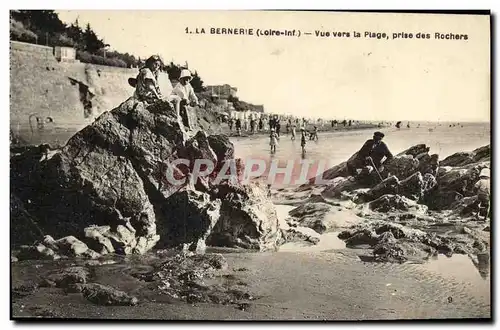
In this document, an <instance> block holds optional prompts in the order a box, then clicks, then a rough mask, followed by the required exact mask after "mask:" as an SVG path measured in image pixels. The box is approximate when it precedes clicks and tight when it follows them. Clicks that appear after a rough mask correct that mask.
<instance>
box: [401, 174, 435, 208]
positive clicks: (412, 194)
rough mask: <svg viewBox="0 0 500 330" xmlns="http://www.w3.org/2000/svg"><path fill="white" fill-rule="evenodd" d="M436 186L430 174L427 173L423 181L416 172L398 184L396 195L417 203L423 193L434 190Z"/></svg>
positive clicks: (420, 175)
mask: <svg viewBox="0 0 500 330" xmlns="http://www.w3.org/2000/svg"><path fill="white" fill-rule="evenodd" d="M436 184H437V182H436V179H435V178H434V177H433V176H432V174H430V173H427V174H426V177H425V180H424V177H423V176H422V174H420V172H417V173H415V174H413V175H411V176H409V177H407V178H406V179H404V180H402V181H400V182H399V187H398V191H397V192H398V194H400V195H402V196H405V197H407V198H409V199H411V200H414V201H418V200H420V198H422V197H423V196H424V193H425V192H427V191H429V190H431V189H432V188H434V186H435V185H436Z"/></svg>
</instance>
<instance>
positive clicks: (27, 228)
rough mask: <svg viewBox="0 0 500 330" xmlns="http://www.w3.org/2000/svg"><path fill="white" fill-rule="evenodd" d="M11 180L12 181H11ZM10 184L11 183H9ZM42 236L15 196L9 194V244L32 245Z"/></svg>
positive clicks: (35, 220) (34, 220)
mask: <svg viewBox="0 0 500 330" xmlns="http://www.w3.org/2000/svg"><path fill="white" fill-rule="evenodd" d="M11 180H12V179H11ZM11 183H12V182H11ZM42 236H43V231H42V229H41V228H40V226H39V225H38V223H37V219H35V218H34V217H33V216H32V215H31V214H30V213H29V212H28V210H26V207H25V205H24V203H23V202H22V201H21V199H19V198H18V197H17V196H16V195H15V194H13V193H11V194H10V241H11V242H10V244H11V246H16V245H20V244H32V243H33V242H34V241H36V240H39V239H40V238H41V237H42Z"/></svg>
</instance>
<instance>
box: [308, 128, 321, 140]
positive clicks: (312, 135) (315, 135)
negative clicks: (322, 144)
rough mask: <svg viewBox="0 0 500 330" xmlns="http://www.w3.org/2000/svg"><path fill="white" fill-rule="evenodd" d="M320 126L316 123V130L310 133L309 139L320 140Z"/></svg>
mask: <svg viewBox="0 0 500 330" xmlns="http://www.w3.org/2000/svg"><path fill="white" fill-rule="evenodd" d="M318 139H319V138H318V127H317V126H316V125H314V130H313V131H312V132H311V134H310V135H309V140H316V141H317V140H318Z"/></svg>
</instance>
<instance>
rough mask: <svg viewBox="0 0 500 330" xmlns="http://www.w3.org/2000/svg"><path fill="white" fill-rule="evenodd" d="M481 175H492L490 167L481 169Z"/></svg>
mask: <svg viewBox="0 0 500 330" xmlns="http://www.w3.org/2000/svg"><path fill="white" fill-rule="evenodd" d="M479 176H480V177H481V176H483V177H486V178H489V177H490V169H489V168H483V169H482V170H481V173H480V174H479Z"/></svg>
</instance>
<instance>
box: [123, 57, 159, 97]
mask: <svg viewBox="0 0 500 330" xmlns="http://www.w3.org/2000/svg"><path fill="white" fill-rule="evenodd" d="M162 66H163V61H162V60H161V58H160V56H158V55H153V56H151V57H149V58H148V59H147V60H146V63H145V65H144V67H143V68H142V69H140V70H139V74H138V75H137V78H136V79H133V78H131V79H129V84H130V85H132V86H134V85H135V92H134V97H136V98H137V99H138V100H140V101H143V102H147V103H153V102H155V101H157V100H161V99H162V98H163V96H162V94H161V91H160V86H159V84H158V75H159V73H160V68H161V67H162Z"/></svg>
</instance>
